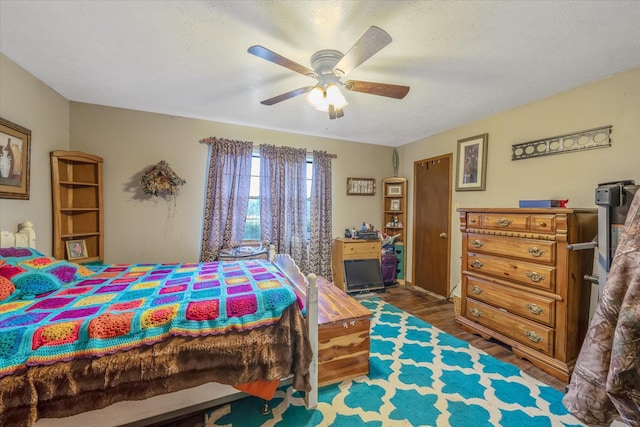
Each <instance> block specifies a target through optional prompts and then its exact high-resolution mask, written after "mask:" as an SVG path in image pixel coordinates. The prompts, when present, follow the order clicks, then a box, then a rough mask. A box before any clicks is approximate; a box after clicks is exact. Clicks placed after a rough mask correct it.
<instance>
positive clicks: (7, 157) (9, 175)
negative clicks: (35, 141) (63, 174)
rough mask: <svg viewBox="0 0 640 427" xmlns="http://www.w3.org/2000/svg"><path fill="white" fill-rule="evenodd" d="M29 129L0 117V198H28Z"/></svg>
mask: <svg viewBox="0 0 640 427" xmlns="http://www.w3.org/2000/svg"><path fill="white" fill-rule="evenodd" d="M30 155H31V131H30V130H29V129H27V128H24V127H22V126H20V125H18V124H15V123H13V122H10V121H9V120H6V119H4V118H2V117H0V198H1V199H21V200H29V175H30V164H31V158H30Z"/></svg>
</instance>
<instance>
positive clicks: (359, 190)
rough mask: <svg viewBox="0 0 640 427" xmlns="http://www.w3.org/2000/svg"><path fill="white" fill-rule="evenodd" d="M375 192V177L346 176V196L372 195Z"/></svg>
mask: <svg viewBox="0 0 640 427" xmlns="http://www.w3.org/2000/svg"><path fill="white" fill-rule="evenodd" d="M375 194H376V180H375V178H347V195H348V196H374V195H375Z"/></svg>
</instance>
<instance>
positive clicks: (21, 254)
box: [0, 247, 45, 262]
mask: <svg viewBox="0 0 640 427" xmlns="http://www.w3.org/2000/svg"><path fill="white" fill-rule="evenodd" d="M41 256H45V255H44V254H43V253H42V252H40V251H38V250H36V249H34V248H17V247H11V248H0V259H3V258H4V259H7V258H14V261H16V262H18V261H24V260H27V259H31V258H36V257H41Z"/></svg>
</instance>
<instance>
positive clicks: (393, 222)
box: [382, 177, 407, 242]
mask: <svg viewBox="0 0 640 427" xmlns="http://www.w3.org/2000/svg"><path fill="white" fill-rule="evenodd" d="M382 203H383V206H382V221H383V224H382V231H383V232H384V233H385V234H387V235H389V236H395V235H398V234H399V235H400V236H398V238H397V239H396V242H404V240H405V227H406V223H407V179H406V178H398V177H394V178H385V179H383V180H382Z"/></svg>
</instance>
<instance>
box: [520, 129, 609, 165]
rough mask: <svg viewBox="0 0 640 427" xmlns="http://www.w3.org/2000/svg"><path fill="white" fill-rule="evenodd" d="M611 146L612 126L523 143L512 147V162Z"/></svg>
mask: <svg viewBox="0 0 640 427" xmlns="http://www.w3.org/2000/svg"><path fill="white" fill-rule="evenodd" d="M610 146H611V126H604V127H600V128H595V129H589V130H583V131H580V132H574V133H570V134H567V135H561V136H554V137H551V138H545V139H539V140H537V141H529V142H523V143H520V144H513V145H512V146H511V160H522V159H528V158H531V157H540V156H549V155H551V154H562V153H569V152H572V151H580V150H591V149H594V148H606V147H610Z"/></svg>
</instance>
